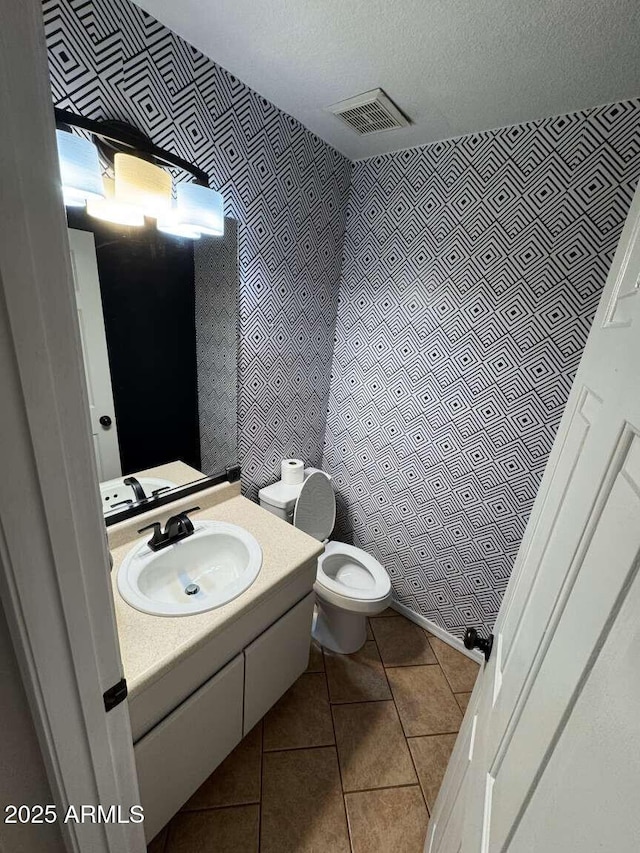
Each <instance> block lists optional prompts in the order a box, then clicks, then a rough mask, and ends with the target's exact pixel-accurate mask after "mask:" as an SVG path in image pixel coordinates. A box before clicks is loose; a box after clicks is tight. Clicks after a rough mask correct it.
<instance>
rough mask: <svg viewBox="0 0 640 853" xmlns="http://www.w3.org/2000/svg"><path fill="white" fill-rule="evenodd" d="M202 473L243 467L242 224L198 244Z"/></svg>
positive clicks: (195, 246)
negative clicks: (240, 369) (240, 383)
mask: <svg viewBox="0 0 640 853" xmlns="http://www.w3.org/2000/svg"><path fill="white" fill-rule="evenodd" d="M193 258H194V279H195V296H196V310H195V314H196V352H197V359H198V413H199V420H200V457H201V459H200V470H201V471H203V472H204V473H205V474H219V473H220V472H221V471H224V470H225V468H226V467H227V466H228V465H235V464H237V461H238V417H237V410H238V223H237V222H236V221H235V220H234V219H226V220H225V223H224V236H223V237H203V238H202V239H201V240H195V241H194V242H193Z"/></svg>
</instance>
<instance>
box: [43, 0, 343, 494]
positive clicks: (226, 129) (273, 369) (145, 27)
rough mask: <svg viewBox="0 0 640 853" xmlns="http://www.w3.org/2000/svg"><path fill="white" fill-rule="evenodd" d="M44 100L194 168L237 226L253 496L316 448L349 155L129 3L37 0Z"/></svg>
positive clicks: (244, 430) (248, 474) (242, 436)
mask: <svg viewBox="0 0 640 853" xmlns="http://www.w3.org/2000/svg"><path fill="white" fill-rule="evenodd" d="M43 9H44V19H45V33H46V39H47V47H48V52H49V70H50V75H51V86H52V93H53V100H54V102H55V104H56V105H57V106H60V107H63V108H66V109H70V110H73V111H75V112H78V113H81V114H82V115H84V116H87V117H89V118H95V119H101V118H118V119H124V120H127V121H129V122H131V123H132V124H134V125H135V126H136V127H138V128H140V129H141V130H143V131H144V132H145V133H147V134H148V135H149V136H150V137H151V138H152V139H153V141H154V142H155V143H157V144H158V145H160V146H162V147H163V148H167V149H168V150H170V151H173V152H175V153H176V154H178V155H179V156H181V157H184V158H185V159H187V160H189V161H190V162H192V163H195V164H197V165H198V166H199V167H200V168H202V169H204V170H205V171H207V172H208V173H209V174H210V175H211V180H212V186H213V187H214V188H215V189H218V190H220V191H221V192H222V193H223V194H224V199H225V215H226V216H229V217H233V218H234V219H236V220H238V223H239V235H238V239H239V267H240V300H239V326H240V344H239V369H238V427H239V457H240V461H241V464H242V472H243V487H244V490H245V493H246V494H247V495H248V496H249V497H255V496H256V494H257V489H258V488H259V487H260V486H262V485H265V484H266V483H269V482H272V481H273V480H274V479H275V478H276V476H277V472H278V471H279V464H280V459H281V458H282V457H283V456H284V457H286V456H300V457H302V458H304V459H306V460H308V461H309V463H310V464H315V465H318V464H319V463H320V461H321V457H322V448H323V442H324V431H325V421H326V411H327V395H328V391H329V367H330V363H331V354H332V346H333V344H332V341H333V329H334V323H335V312H336V299H337V293H338V282H339V276H340V258H341V254H342V241H343V233H344V212H345V208H346V197H347V192H348V187H349V177H350V171H351V164H350V162H349V161H348V160H347V159H346V158H345V157H343V156H342V155H341V154H339V153H338V152H337V151H335V150H334V149H333V148H330V147H329V146H328V145H327V144H326V143H324V142H322V141H321V140H320V139H318V138H317V137H316V136H314V135H312V134H311V133H310V132H309V131H307V130H306V129H305V128H304V127H303V126H302V125H301V124H300V123H299V122H298V121H296V120H295V119H293V118H291V116H288V115H286V114H285V113H283V112H281V111H280V110H278V109H277V108H276V107H274V106H273V104H271V103H269V102H268V101H267V100H265V99H264V98H262V97H260V96H259V95H258V94H256V93H255V92H254V91H252V90H251V89H249V88H248V87H247V86H245V85H244V84H243V83H242V82H241V81H240V80H238V79H237V78H236V77H234V76H233V75H232V74H229V73H228V72H227V71H225V70H224V69H223V68H221V67H220V66H218V65H216V64H215V63H214V62H212V61H211V60H210V59H208V58H207V57H205V56H204V55H203V54H202V53H200V52H199V51H197V50H196V49H195V48H193V47H191V45H189V44H187V43H186V42H185V41H184V40H182V39H181V38H179V37H178V36H176V35H175V34H174V33H172V32H171V31H170V30H168V29H167V28H166V27H164V26H163V25H162V24H160V23H158V22H157V21H156V20H154V19H153V18H151V17H150V16H148V15H147V14H146V13H144V12H143V11H142V10H141V9H140V8H138V7H137V6H134V5H133V4H132V3H130V2H129V0H45V2H44V4H43Z"/></svg>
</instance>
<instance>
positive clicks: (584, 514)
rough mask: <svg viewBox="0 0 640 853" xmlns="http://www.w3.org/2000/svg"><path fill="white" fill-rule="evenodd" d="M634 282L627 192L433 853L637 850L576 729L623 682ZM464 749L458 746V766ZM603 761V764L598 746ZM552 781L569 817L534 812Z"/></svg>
mask: <svg viewBox="0 0 640 853" xmlns="http://www.w3.org/2000/svg"><path fill="white" fill-rule="evenodd" d="M639 289H640V191H637V192H636V196H635V198H634V201H633V204H632V206H631V210H630V213H629V217H628V219H627V223H626V225H625V228H624V230H623V233H622V237H621V239H620V244H619V246H618V250H617V252H616V256H615V258H614V261H613V264H612V267H611V271H610V273H609V277H608V279H607V284H606V287H605V291H604V294H603V297H602V299H601V303H600V307H599V309H598V313H597V315H596V318H595V321H594V324H593V328H592V330H591V333H590V335H589V340H588V342H587V346H586V348H585V351H584V353H583V357H582V360H581V363H580V367H579V370H578V374H577V376H576V380H575V383H574V387H573V389H572V391H571V394H570V397H569V402H568V404H567V408H566V411H565V415H564V417H563V419H562V422H561V425H560V429H559V431H558V435H557V438H556V441H555V443H554V447H553V449H552V452H551V454H550V458H549V462H548V465H547V469H546V471H545V475H544V477H543V481H542V484H541V488H540V490H539V493H538V495H537V497H536V502H535V504H534V508H533V511H532V514H531V519H530V521H529V524H528V526H527V530H526V531H525V535H524V537H523V541H522V544H521V547H520V551H519V554H518V557H517V559H516V564H515V566H514V570H513V573H512V578H511V580H510V583H509V587H508V589H507V593H506V596H505V601H504V603H503V606H502V608H501V611H500V614H499V615H498V619H497V621H496V626H495V638H494V648H493V652H492V656H491V659H490V661H489V663H488V664H487V665H486V666H485V667H484V669H483V672H482V674H481V676H480V679H479V681H478V684H477V685H476V690H477V692H478V698H477V708H476V710H475V711H474V714H475V716H476V731H475V746H474V750H473V757H472V760H471V762H470V763H469V762H467V763H466V765H464V766H465V768H466V770H465V774H464V779H463V780H460V779H458V778H455V774H454V773H453V772H452V773H449V772H447V774H446V776H445V779H444V782H443V786H442V788H441V791H440V795H439V797H438V800H437V802H436V806H435V809H434V815H433V821H434V826H435V831H434V832H433V833H432V840H433V843H432V845H431V853H442V851H444V850H447V851H449V850H454V849H456V843H457V842H458V841H461V842H462V848H461V849H462V851H463V853H478V851H482V853H489V851H490V853H493V851H495V853H497V851H507V850H512V851H516V853H520V851H521V850H540V851H541V850H554V851H555V850H567V851H568V850H577V849H580V850H581V853H589V851H596V850H600V849H611V850H614V849H615V850H616V851H617V853H626V851H627V850H629V851H631V850H634V849H635V848H633V847H630V846H628V845H627V846H624V841H623V840H624V839H627V838H631V837H633V836H632V830H633V831H635V830H636V829H637V824H638V820H637V818H636V817H635V816H634V815H631V814H630V815H629V818H628V819H625V818H624V817H621V816H620V815H622V812H621V810H620V809H616V813H617V814H618V815H619V817H618V822H619V823H620V826H619V827H617V828H616V831H615V832H613V834H611V835H610V836H609V838H608V841H607V844H606V846H605V847H602V846H600V844H599V843H598V841H597V839H598V838H599V837H600V838H605V837H606V836H604V835H603V834H602V831H601V822H600V815H601V811H602V810H601V808H599V807H598V798H599V796H600V793H601V792H600V780H599V777H598V773H597V772H594V767H595V768H597V766H598V765H597V764H594V756H593V755H592V752H593V751H592V750H591V749H590V748H589V745H588V742H587V735H586V733H587V732H591V733H592V734H593V732H595V731H596V729H594V726H593V721H592V719H591V714H592V710H591V706H590V705H589V704H588V703H585V702H584V701H583V699H582V696H583V695H584V694H587V693H592V692H593V693H594V694H597V695H598V697H599V699H598V701H597V702H595V703H594V708H595V709H598V708H600V710H601V713H603V714H604V713H605V710H604V709H605V707H606V702H604V700H603V698H602V697H603V696H605V695H606V693H607V689H608V690H609V691H610V690H612V689H614V688H613V684H614V683H613V681H612V676H611V672H612V671H616V672H618V674H619V676H620V677H622V676H623V674H624V672H625V666H626V664H624V665H623V664H622V663H618V662H616V665H615V666H614V667H612V668H609V669H607V668H604V667H603V666H602V665H601V659H602V654H604V652H603V650H605V649H608V648H609V641H608V638H609V636H610V635H611V636H613V635H617V634H618V633H619V619H620V618H621V617H620V614H622V613H623V612H626V611H627V609H628V605H627V595H628V594H629V591H630V590H631V589H635V588H636V586H637V581H636V572H637V566H638V564H639V563H640V432H639V431H640V371H639V370H638V367H637V365H638V364H640V314H639V312H640V300H639V299H637V292H638V290H639ZM636 618H637V612H636ZM636 669H637V667H636ZM631 682H632V684H631V685H626V684H625V685H619V686H618V688H617V689H620V690H621V693H622V695H624V697H626V698H625V701H626V702H627V703H628V711H629V719H627V720H626V721H625V723H624V724H621V725H620V726H619V728H618V730H617V731H616V729H615V728H613V727H612V726H610V725H607V726H606V727H605V728H606V731H607V733H608V737H609V739H610V746H611V753H612V754H615V755H625V756H626V755H627V754H628V753H630V754H632V755H633V756H634V759H631V758H626V757H625V760H623V761H622V762H621V766H622V767H623V768H626V770H625V772H626V773H627V776H626V777H625V773H624V772H623V773H622V774H621V776H620V778H619V779H618V778H616V775H615V773H614V772H613V770H612V769H611V771H610V777H611V785H612V786H613V788H614V790H615V789H617V788H619V787H621V786H622V785H623V784H629V780H630V779H631V778H632V769H635V771H636V776H635V779H636V787H637V778H638V774H637V770H638V764H639V763H640V761H639V759H638V758H637V756H638V755H640V734H639V733H638V731H637V726H633V725H632V717H633V715H634V710H633V709H634V705H633V704H632V699H636V704H637V696H636V692H637V690H638V677H637V675H635V673H634V675H633V676H632V677H631ZM605 685H609V687H608V688H606V689H605ZM559 750H561V754H562V755H564V756H566V758H567V761H569V762H570V763H571V764H573V765H574V766H576V767H581V768H587V767H589V768H591V770H590V772H589V773H586V772H585V773H583V775H582V776H581V778H580V782H579V787H580V790H581V796H582V800H583V802H585V803H590V807H589V808H587V809H586V810H585V811H583V812H582V813H581V814H580V817H579V818H578V805H577V802H576V797H575V795H574V794H572V793H571V791H572V790H573V786H572V784H571V783H570V782H569V781H568V780H567V775H566V771H565V770H563V769H562V768H563V767H564V766H565V765H563V764H562V762H559V761H558V759H557V755H558V754H559V753H558V751H559ZM463 751H464V745H463V744H456V749H455V750H454V755H453V757H452V762H455V763H456V766H461V764H460V761H461V754H462V752H463ZM600 760H601V761H602V762H603V765H605V766H607V767H608V765H609V762H608V759H607V758H606V753H604V752H602V751H601V752H600ZM625 778H626V779H627V781H626V783H625ZM562 780H564V782H562ZM559 790H562V792H563V797H564V799H565V800H566V801H567V805H568V809H567V811H568V814H567V815H566V816H565V817H563V814H562V812H561V811H559V810H558V809H553V814H554V819H555V824H553V829H552V824H548V823H547V822H546V820H545V811H544V809H545V808H547V807H549V804H550V803H551V802H552V801H553V796H552V794H551V793H550V792H555V794H557V792H558V791H559ZM607 793H608V794H609V793H610V792H607ZM621 793H622V792H621ZM555 794H554V796H555ZM625 794H626V792H625ZM621 799H622V800H624V799H625V797H624V796H622V797H621ZM450 803H453V807H450V805H449V804H450ZM543 804H544V805H543ZM534 807H535V815H536V816H537V822H536V820H534V819H533V818H532V816H531V810H532V809H533V808H534ZM449 810H450V813H449ZM635 811H637V810H635ZM572 812H573V815H574V816H573V818H572V817H570V815H571V813H572ZM443 816H446V827H445V828H443V830H442V832H440V831H439V829H438V827H442V826H443V824H442V822H441V821H442V818H443ZM578 821H579V822H580V825H579V827H578V825H577V822H578ZM609 823H611V822H609ZM590 828H591V829H590ZM554 833H556V834H554ZM635 837H636V838H637V837H638V836H637V835H636V836H635ZM540 838H544V843H542V844H540V843H539V839H540ZM516 839H518V841H517V843H516ZM536 839H537V840H538V841H536ZM559 839H562V841H560V840H559ZM577 839H582V840H581V842H580V843H578V841H577ZM520 842H522V845H521V843H520ZM536 843H537V844H538V846H535V845H536Z"/></svg>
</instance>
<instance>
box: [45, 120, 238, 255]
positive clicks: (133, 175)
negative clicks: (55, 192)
mask: <svg viewBox="0 0 640 853" xmlns="http://www.w3.org/2000/svg"><path fill="white" fill-rule="evenodd" d="M55 116H56V125H57V127H58V131H57V134H58V137H60V135H64V136H65V137H69V138H70V140H71V142H69V139H64V140H63V141H62V146H63V147H64V146H65V145H66V147H67V148H71V147H73V146H74V145H75V144H76V142H79V143H81V144H82V143H86V144H87V145H88V146H90V147H91V150H92V152H93V153H92V156H91V162H92V169H94V170H95V171H94V179H93V183H92V184H91V186H89V185H88V184H87V185H86V186H84V185H83V186H78V184H79V181H78V180H75V182H70V181H71V177H69V180H67V172H66V171H65V169H64V168H63V163H62V153H60V152H62V148H61V144H60V143H59V146H58V150H59V153H60V159H61V163H60V169H61V173H62V176H63V186H64V190H65V204H74V205H78V206H82V205H84V204H85V202H86V201H89V202H90V204H87V212H88V213H90V215H91V216H96V217H99V218H101V219H106V220H107V221H109V222H116V223H118V224H121V225H135V226H139V225H142V224H144V217H145V216H148V217H152V218H154V219H156V220H157V227H158V230H160V231H163V232H164V233H167V234H173V235H175V236H177V237H187V238H190V239H192V240H195V239H198V238H199V237H200V235H201V234H207V235H212V236H221V235H222V234H224V200H223V198H222V196H221V195H220V193H219V192H216V191H215V190H212V189H210V188H209V176H208V175H207V173H206V172H204V171H203V170H202V169H199V168H198V167H197V166H193V165H192V164H191V163H189V162H187V161H186V160H183V159H182V158H181V157H177V156H176V155H175V154H171V153H170V152H169V151H165V150H164V149H162V148H160V147H158V146H157V145H154V143H153V142H152V141H151V140H150V139H149V138H148V137H147V136H145V135H144V133H142V132H141V131H139V130H137V128H135V127H132V126H131V125H129V124H127V123H126V122H122V121H95V120H93V119H87V118H84V117H83V116H79V115H76V114H75V113H72V112H69V111H68V110H62V109H58V108H57V107H56V108H55ZM71 127H79V128H81V129H82V130H85V131H88V132H89V133H91V134H92V135H93V140H94V142H93V143H92V142H89V141H88V140H86V139H84V138H82V137H79V136H75V135H74V134H72V133H71V132H70V128H71ZM76 147H77V146H76ZM84 150H85V152H86V155H85V156H86V157H87V159H89V149H88V148H85V149H84ZM98 152H100V153H101V154H102V155H103V157H104V158H105V159H106V160H107V162H108V163H111V162H112V163H113V166H114V174H115V183H114V182H113V181H110V179H109V178H105V181H104V186H103V182H102V180H101V178H100V162H99V157H98ZM162 166H172V167H177V168H178V169H181V170H182V171H184V172H187V173H189V174H190V175H192V176H193V178H194V179H195V180H194V183H185V182H182V183H179V184H178V186H177V201H176V204H175V206H173V207H172V205H171V189H172V179H171V175H170V173H169V172H167V171H165V169H163V168H161V167H162ZM96 173H97V176H96ZM69 175H70V173H69ZM83 193H84V194H83ZM105 196H106V197H105ZM141 220H142V221H141Z"/></svg>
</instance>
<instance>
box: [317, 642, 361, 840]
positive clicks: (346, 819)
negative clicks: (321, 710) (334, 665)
mask: <svg viewBox="0 0 640 853" xmlns="http://www.w3.org/2000/svg"><path fill="white" fill-rule="evenodd" d="M320 649H321V651H322V664H323V666H324V680H325V684H326V687H327V705H328V706H329V716H330V717H331V728H332V729H333V741H334V743H335V749H336V761H337V762H338V775H339V777H340V794H341V798H342V809H343V811H344V821H345V824H346V826H347V838H348V839H349V850H351V853H353V843H352V841H351V829H350V827H349V814H348V812H347V801H346V800H345V797H344V782H343V780H342V765H341V764H340V750H339V749H338V738H337V737H336V724H335V721H334V719H333V707H332V705H331V694H330V692H329V674H328V672H327V661H326V659H325V655H324V647H323V646H320Z"/></svg>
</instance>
